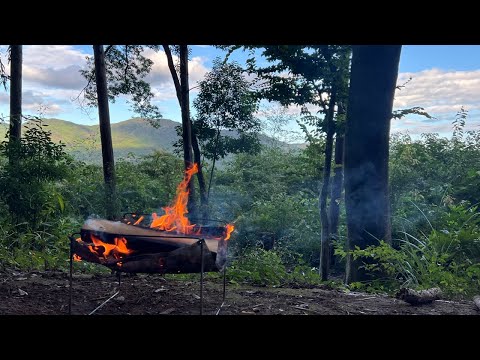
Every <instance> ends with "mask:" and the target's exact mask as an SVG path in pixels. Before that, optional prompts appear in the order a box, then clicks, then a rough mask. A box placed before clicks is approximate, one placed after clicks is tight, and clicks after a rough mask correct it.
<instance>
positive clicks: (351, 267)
mask: <svg viewBox="0 0 480 360" xmlns="http://www.w3.org/2000/svg"><path fill="white" fill-rule="evenodd" d="M400 51H401V45H389V46H379V45H371V46H370V45H368V46H366V45H357V46H354V47H353V54H352V70H351V71H352V73H351V77H350V90H349V101H348V111H347V122H346V130H345V206H346V211H347V228H348V240H347V242H348V248H349V249H350V250H353V249H354V248H355V246H358V247H360V249H364V248H365V247H367V246H369V245H376V244H378V240H385V241H388V242H389V241H390V240H391V229H390V206H389V199H388V141H389V133H390V119H391V117H392V106H393V97H394V93H395V86H396V81H397V75H398V63H399V60H400ZM363 262H365V259H357V260H355V261H354V260H353V259H352V258H351V256H349V257H348V258H347V269H346V280H347V282H352V281H362V280H366V279H367V274H366V273H365V271H364V270H363V269H360V268H359V267H360V266H361V265H362V264H363Z"/></svg>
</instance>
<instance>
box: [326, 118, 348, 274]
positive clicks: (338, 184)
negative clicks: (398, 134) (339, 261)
mask: <svg viewBox="0 0 480 360" xmlns="http://www.w3.org/2000/svg"><path fill="white" fill-rule="evenodd" d="M339 111H340V109H339ZM343 140H344V138H343V134H337V138H336V140H335V167H334V168H333V174H334V175H333V180H332V192H331V195H330V208H329V211H330V216H329V222H330V238H331V241H330V243H331V244H332V242H333V241H336V240H338V222H339V217H340V202H341V200H342V187H343V144H344V141H343ZM334 264H335V255H334V253H333V249H332V247H331V248H330V267H332V266H333V265H334Z"/></svg>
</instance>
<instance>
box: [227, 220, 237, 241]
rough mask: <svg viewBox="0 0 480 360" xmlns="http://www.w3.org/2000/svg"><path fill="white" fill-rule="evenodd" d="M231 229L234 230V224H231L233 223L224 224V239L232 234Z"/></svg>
mask: <svg viewBox="0 0 480 360" xmlns="http://www.w3.org/2000/svg"><path fill="white" fill-rule="evenodd" d="M233 230H235V226H233V224H227V225H225V240H228V239H230V235H231V234H232V231H233Z"/></svg>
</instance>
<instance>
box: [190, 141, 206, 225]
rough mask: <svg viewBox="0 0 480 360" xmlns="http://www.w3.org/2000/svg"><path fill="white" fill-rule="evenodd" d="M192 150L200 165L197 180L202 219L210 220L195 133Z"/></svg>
mask: <svg viewBox="0 0 480 360" xmlns="http://www.w3.org/2000/svg"><path fill="white" fill-rule="evenodd" d="M192 148H193V160H194V161H195V162H196V163H197V164H198V173H197V180H198V186H199V190H200V204H201V208H202V217H203V218H204V219H208V197H207V189H206V184H205V177H204V176H203V166H202V159H201V154H200V147H199V146H198V139H197V135H196V134H195V133H193V134H192Z"/></svg>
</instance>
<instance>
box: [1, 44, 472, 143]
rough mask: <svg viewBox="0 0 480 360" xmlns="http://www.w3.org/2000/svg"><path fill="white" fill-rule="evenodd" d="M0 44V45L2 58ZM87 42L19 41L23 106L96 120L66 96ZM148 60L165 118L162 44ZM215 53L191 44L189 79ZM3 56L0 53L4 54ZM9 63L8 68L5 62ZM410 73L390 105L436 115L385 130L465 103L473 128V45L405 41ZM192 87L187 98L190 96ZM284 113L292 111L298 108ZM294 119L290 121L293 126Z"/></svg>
mask: <svg viewBox="0 0 480 360" xmlns="http://www.w3.org/2000/svg"><path fill="white" fill-rule="evenodd" d="M5 50H6V46H0V54H1V56H2V59H3V60H5ZM91 54H92V50H91V46H73V45H46V46H40V45H35V46H24V71H23V72H24V84H23V92H24V95H23V97H24V99H23V100H24V112H25V113H27V114H32V115H43V116H45V117H55V118H60V119H64V120H69V121H72V122H76V123H81V124H86V125H93V124H96V123H97V122H98V118H97V110H96V109H90V110H88V111H85V110H82V109H81V107H80V106H79V104H78V102H75V101H72V99H73V98H75V97H76V96H77V95H78V93H79V92H80V90H81V89H82V88H83V86H84V84H85V81H84V79H83V78H82V77H81V76H80V75H79V72H78V70H79V69H80V68H81V67H83V66H84V64H85V56H87V55H91ZM146 55H147V56H149V57H150V58H151V59H152V60H153V61H154V65H153V69H152V74H151V75H149V79H148V80H149V81H150V82H151V84H152V88H153V90H154V93H155V103H156V104H157V105H158V106H159V107H160V109H161V111H162V114H163V116H164V118H168V119H172V120H176V121H179V120H180V109H179V106H178V102H177V99H176V97H175V91H174V88H173V83H172V80H171V78H170V74H169V71H168V67H167V64H166V58H165V56H164V54H163V52H161V51H160V52H158V53H153V52H152V51H150V52H148V53H147V54H146ZM216 56H221V57H223V56H224V52H223V51H221V50H218V49H215V48H213V47H210V46H200V45H195V46H192V57H191V61H190V65H189V68H190V87H193V86H195V84H196V83H197V82H198V81H199V80H201V79H203V77H204V75H205V73H206V72H207V71H208V70H209V69H210V68H211V66H212V60H213V59H214V58H215V57H216ZM245 57H246V55H245V53H243V52H242V51H237V52H235V53H234V54H233V55H232V57H231V59H232V60H236V61H239V62H240V63H242V62H243V61H244V60H245ZM4 62H5V61H4ZM7 70H8V68H7ZM410 77H411V78H412V80H411V81H410V82H409V83H408V85H407V86H406V87H405V88H404V89H402V90H401V91H397V93H396V96H395V104H394V106H395V108H397V109H398V108H407V107H413V106H421V107H425V108H426V110H427V111H428V112H429V113H430V114H431V115H433V116H434V117H435V119H433V120H427V119H423V118H418V117H413V116H411V117H408V118H405V119H402V120H395V121H393V122H392V132H398V131H408V132H409V133H411V134H412V135H418V134H419V133H421V132H439V133H441V134H442V135H444V136H448V135H449V134H450V133H451V122H452V121H453V119H454V117H455V113H456V112H457V111H459V110H460V107H461V106H464V107H465V108H466V109H467V110H468V111H469V118H468V120H467V129H476V130H480V101H479V100H480V99H479V95H480V46H477V45H473V46H466V45H451V46H448V45H444V46H438V45H405V46H403V48H402V55H401V59H400V69H399V80H398V83H399V84H402V83H404V82H405V81H407V80H408V79H409V78H410ZM195 94H196V93H195V90H193V91H192V93H191V100H193V99H194V97H195ZM8 103H9V101H8V93H7V92H5V91H0V115H2V117H6V116H7V115H8V112H9V109H8ZM110 112H111V121H112V122H118V121H123V120H126V119H129V118H130V117H132V116H134V114H132V113H131V112H130V111H129V109H128V106H127V105H126V104H125V99H119V100H117V102H116V103H115V104H111V109H110ZM289 113H290V114H292V115H296V114H297V113H298V109H295V108H291V109H289ZM293 124H294V121H292V122H291V125H290V127H289V128H292V129H293V128H294V125H293Z"/></svg>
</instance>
